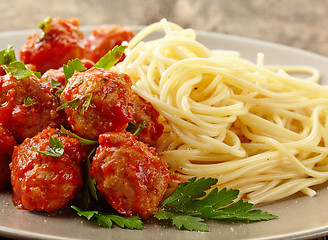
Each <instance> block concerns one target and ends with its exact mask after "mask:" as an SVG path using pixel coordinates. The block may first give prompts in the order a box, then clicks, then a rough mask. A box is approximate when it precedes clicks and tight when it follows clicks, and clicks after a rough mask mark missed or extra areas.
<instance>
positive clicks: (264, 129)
mask: <svg viewBox="0 0 328 240" xmlns="http://www.w3.org/2000/svg"><path fill="white" fill-rule="evenodd" d="M159 29H162V30H163V32H164V36H163V37H161V38H158V39H154V40H146V39H145V38H146V37H147V36H149V35H150V34H151V33H153V32H154V31H156V30H159ZM118 68H119V70H121V71H123V72H125V73H127V74H129V75H130V76H131V79H132V81H133V84H134V86H133V89H134V91H135V92H136V93H137V94H139V95H140V96H141V97H143V98H144V99H146V100H147V101H149V102H151V103H152V105H153V106H154V107H155V108H156V109H157V111H158V112H159V113H160V114H161V120H162V124H163V125H164V133H163V135H162V137H161V138H160V139H159V141H158V146H157V151H158V152H159V153H160V156H161V158H162V159H163V160H164V161H166V162H167V163H168V164H169V166H170V169H171V170H172V171H175V172H178V173H179V174H181V176H182V177H184V178H186V179H187V178H190V177H192V176H199V177H200V176H206V177H209V176H211V177H215V178H218V180H219V181H218V186H219V187H220V188H222V187H229V188H237V189H239V190H240V197H243V198H245V199H247V200H248V201H250V202H253V203H255V204H256V203H261V202H269V201H275V200H278V199H281V198H285V197H287V196H290V195H292V194H294V193H296V192H299V191H300V192H303V193H304V194H307V195H309V196H313V195H314V194H315V191H314V190H312V189H311V186H314V185H317V184H321V183H323V182H325V181H327V180H328V158H327V155H328V148H327V144H328V121H327V116H328V88H327V86H322V85H320V84H319V79H320V74H319V72H318V71H317V70H316V69H314V68H311V67H303V66H288V67H287V66H286V67H285V66H280V67H279V66H265V65H264V56H263V54H261V53H260V54H258V59H257V62H256V63H252V62H250V61H248V60H246V59H242V58H240V56H239V53H238V52H236V51H222V50H210V49H208V48H207V47H206V46H204V45H203V44H201V43H200V42H198V41H197V40H196V33H195V31H193V30H191V29H183V28H181V27H180V26H178V25H176V24H174V23H171V22H167V21H166V20H165V19H163V20H162V21H160V22H158V23H155V24H152V25H150V26H148V27H146V28H145V29H143V30H142V31H141V32H139V33H138V34H137V35H136V36H135V37H134V38H133V39H132V40H131V41H130V43H129V45H128V48H127V51H126V58H125V60H124V61H123V62H122V63H120V64H119V65H118ZM294 73H301V74H306V76H307V77H306V78H304V77H302V78H301V77H296V76H295V75H294Z"/></svg>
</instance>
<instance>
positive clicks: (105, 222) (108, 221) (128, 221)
mask: <svg viewBox="0 0 328 240" xmlns="http://www.w3.org/2000/svg"><path fill="white" fill-rule="evenodd" d="M71 207H72V208H73V209H74V210H75V211H76V212H77V214H78V215H79V216H83V217H85V218H87V219H88V220H91V219H92V218H96V219H97V222H98V225H99V226H102V227H106V228H111V227H112V226H113V222H114V223H115V224H116V225H117V226H119V227H121V228H129V229H144V227H143V225H142V221H141V220H140V218H139V217H137V216H133V217H125V216H121V215H118V214H104V213H102V212H99V211H83V210H81V209H79V208H78V207H76V206H71Z"/></svg>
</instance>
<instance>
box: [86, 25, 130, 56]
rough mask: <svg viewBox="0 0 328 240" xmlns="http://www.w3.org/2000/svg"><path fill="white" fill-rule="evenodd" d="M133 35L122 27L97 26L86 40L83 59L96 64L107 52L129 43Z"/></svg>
mask: <svg viewBox="0 0 328 240" xmlns="http://www.w3.org/2000/svg"><path fill="white" fill-rule="evenodd" d="M134 35H135V34H134V32H133V31H132V30H130V29H128V28H126V27H125V26H122V25H102V26H99V27H97V28H95V29H94V30H93V31H92V34H91V35H90V36H89V37H88V38H87V39H86V44H85V58H86V59H90V60H92V61H94V62H97V61H98V60H99V59H100V58H101V57H102V56H104V55H105V54H106V53H107V52H108V51H109V50H112V49H113V48H114V47H115V46H117V45H121V44H122V42H123V41H127V42H128V41H130V40H131V39H132V38H133V37H134ZM122 59H124V57H122ZM122 59H121V60H122Z"/></svg>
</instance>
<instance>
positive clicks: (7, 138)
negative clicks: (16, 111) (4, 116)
mask: <svg viewBox="0 0 328 240" xmlns="http://www.w3.org/2000/svg"><path fill="white" fill-rule="evenodd" d="M16 145H17V143H16V141H15V139H14V137H13V136H11V134H10V133H9V132H8V130H7V129H6V128H5V127H3V126H2V125H1V124H0V190H3V189H6V188H7V187H8V186H9V183H10V170H9V163H10V162H11V154H12V152H13V150H14V147H15V146H16Z"/></svg>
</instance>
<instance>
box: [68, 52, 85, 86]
mask: <svg viewBox="0 0 328 240" xmlns="http://www.w3.org/2000/svg"><path fill="white" fill-rule="evenodd" d="M85 70H86V68H85V66H84V65H83V63H82V61H81V60H80V59H78V58H76V59H73V60H69V61H68V62H67V65H65V64H64V65H63V71H64V76H65V86H66V85H67V81H68V79H70V78H71V77H72V76H73V74H74V72H75V71H78V72H81V71H85Z"/></svg>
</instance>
